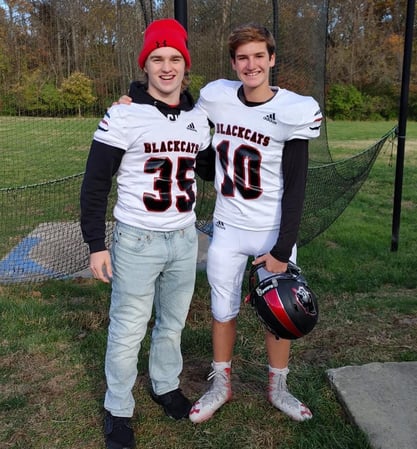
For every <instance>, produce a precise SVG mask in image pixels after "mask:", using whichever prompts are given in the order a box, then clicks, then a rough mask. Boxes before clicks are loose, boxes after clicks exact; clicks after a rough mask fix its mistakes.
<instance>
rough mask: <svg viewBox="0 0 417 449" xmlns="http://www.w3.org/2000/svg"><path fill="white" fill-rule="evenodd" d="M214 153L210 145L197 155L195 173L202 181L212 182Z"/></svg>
mask: <svg viewBox="0 0 417 449" xmlns="http://www.w3.org/2000/svg"><path fill="white" fill-rule="evenodd" d="M215 162H216V153H215V151H214V149H213V147H212V146H211V145H210V146H209V147H207V148H206V149H205V150H203V151H199V152H198V153H197V157H196V162H195V172H196V173H197V175H198V176H199V177H200V178H201V179H204V181H214V176H215Z"/></svg>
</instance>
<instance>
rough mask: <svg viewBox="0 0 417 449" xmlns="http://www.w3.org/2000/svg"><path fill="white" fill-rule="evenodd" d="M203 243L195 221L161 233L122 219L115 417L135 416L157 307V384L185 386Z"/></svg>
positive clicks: (112, 381) (113, 340)
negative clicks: (186, 346)
mask: <svg viewBox="0 0 417 449" xmlns="http://www.w3.org/2000/svg"><path fill="white" fill-rule="evenodd" d="M197 245H198V243H197V233H196V229H195V226H194V225H192V226H190V227H188V228H186V229H182V230H178V231H170V232H156V231H147V230H144V229H139V228H135V227H132V226H128V225H125V224H122V223H119V222H118V223H116V226H115V230H114V234H113V245H112V252H111V256H112V269H113V280H112V294H111V305H110V324H109V329H108V339H107V351H106V360H105V373H106V380H107V391H106V396H105V400H104V407H105V409H106V410H108V411H109V412H111V413H112V414H113V415H114V416H126V417H131V416H132V415H133V410H134V407H135V401H134V398H133V394H132V388H133V386H134V383H135V381H136V377H137V362H138V354H139V350H140V347H141V342H142V340H143V338H144V336H145V334H146V331H147V326H148V322H149V319H150V318H151V314H152V307H153V306H154V307H155V326H154V328H153V330H152V340H151V349H150V356H149V376H150V378H151V382H152V388H153V390H154V392H155V393H156V394H158V395H161V394H164V393H168V392H169V391H172V390H175V389H176V388H178V386H179V375H180V373H181V371H182V364H183V362H182V354H181V332H182V330H183V328H184V326H185V320H186V318H187V314H188V310H189V307H190V302H191V298H192V295H193V291H194V284H195V275H196V261H197Z"/></svg>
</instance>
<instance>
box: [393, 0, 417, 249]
mask: <svg viewBox="0 0 417 449" xmlns="http://www.w3.org/2000/svg"><path fill="white" fill-rule="evenodd" d="M414 13H415V0H408V2H407V17H406V25H405V38H404V57H403V72H402V81H401V97H400V109H399V117H398V136H397V140H398V144H397V161H396V167H395V187H394V207H393V214H392V236H391V251H397V250H398V241H399V232H400V217H401V198H402V185H403V173H404V152H405V135H406V129H407V112H408V92H409V88H410V68H411V54H412V47H413V27H414Z"/></svg>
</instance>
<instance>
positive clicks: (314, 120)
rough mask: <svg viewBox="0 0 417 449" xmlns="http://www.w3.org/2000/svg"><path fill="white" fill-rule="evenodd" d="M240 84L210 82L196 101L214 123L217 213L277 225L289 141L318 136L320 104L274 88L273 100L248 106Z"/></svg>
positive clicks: (240, 223) (258, 226)
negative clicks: (284, 151)
mask: <svg viewBox="0 0 417 449" xmlns="http://www.w3.org/2000/svg"><path fill="white" fill-rule="evenodd" d="M241 86H242V83H241V82H239V81H229V80H223V79H221V80H217V81H214V82H211V83H209V84H208V85H207V86H206V87H204V88H203V89H202V90H201V92H200V98H199V101H198V103H197V108H199V109H201V110H202V111H204V113H205V114H207V116H208V118H209V120H210V121H211V122H212V123H213V124H214V136H213V140H212V144H213V147H214V149H215V151H216V176H215V189H216V191H217V199H216V206H215V211H214V217H215V218H216V219H217V220H220V221H224V222H225V223H228V224H230V225H233V226H236V227H239V228H242V229H248V230H259V231H264V230H270V229H278V228H279V227H280V222H281V199H282V194H283V189H284V182H283V174H282V153H283V148H284V144H285V142H286V141H289V140H293V139H305V140H309V139H312V138H315V137H318V136H319V133H320V123H321V120H322V115H321V112H320V107H319V105H318V103H317V102H316V101H315V100H314V99H313V98H312V97H308V96H302V95H298V94H296V93H294V92H291V91H288V90H286V89H279V88H274V87H272V88H271V89H272V90H274V91H275V95H274V97H273V98H271V99H270V100H269V101H267V102H265V103H262V104H259V105H258V104H257V105H251V106H247V105H245V104H244V103H243V102H242V101H241V99H240V98H239V96H238V91H239V88H240V87H241Z"/></svg>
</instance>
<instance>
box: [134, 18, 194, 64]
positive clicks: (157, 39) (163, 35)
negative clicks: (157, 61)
mask: <svg viewBox="0 0 417 449" xmlns="http://www.w3.org/2000/svg"><path fill="white" fill-rule="evenodd" d="M160 47H172V48H176V49H177V50H178V51H179V52H180V53H181V54H182V55H183V56H184V59H185V66H186V68H187V69H189V68H190V66H191V58H190V53H189V52H188V49H187V31H186V30H185V28H184V27H183V26H182V25H181V24H180V23H179V22H178V21H177V20H175V19H161V20H155V21H154V22H152V23H151V24H150V25H149V26H148V28H146V30H145V33H144V36H143V46H142V51H141V52H140V54H139V58H138V63H139V67H140V68H141V69H143V67H144V66H145V62H146V59H147V57H148V56H149V54H150V53H152V52H153V51H154V50H156V49H157V48H160Z"/></svg>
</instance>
